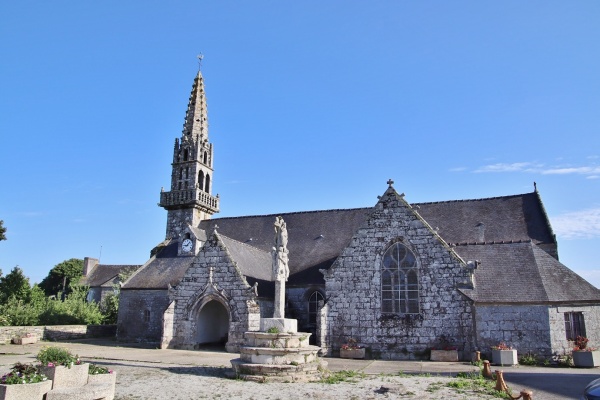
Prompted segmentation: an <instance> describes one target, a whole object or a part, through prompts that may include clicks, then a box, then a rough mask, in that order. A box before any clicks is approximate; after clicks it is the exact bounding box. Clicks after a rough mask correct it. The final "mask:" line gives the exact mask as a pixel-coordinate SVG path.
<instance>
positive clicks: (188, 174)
mask: <svg viewBox="0 0 600 400" xmlns="http://www.w3.org/2000/svg"><path fill="white" fill-rule="evenodd" d="M189 176H190V167H185V179H187V178H189Z"/></svg>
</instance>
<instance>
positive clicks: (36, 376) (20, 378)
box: [0, 363, 48, 385]
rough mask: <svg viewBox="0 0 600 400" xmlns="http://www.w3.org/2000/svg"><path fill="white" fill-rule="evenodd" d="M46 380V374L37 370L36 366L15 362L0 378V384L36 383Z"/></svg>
mask: <svg viewBox="0 0 600 400" xmlns="http://www.w3.org/2000/svg"><path fill="white" fill-rule="evenodd" d="M46 380H48V378H47V377H46V375H44V374H41V373H39V372H38V370H37V368H36V367H34V366H33V365H31V364H21V363H16V364H15V365H14V366H13V367H12V368H11V372H9V373H8V374H5V375H3V376H2V377H1V378H0V384H3V385H18V384H25V383H38V382H43V381H46Z"/></svg>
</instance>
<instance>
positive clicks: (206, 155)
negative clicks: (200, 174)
mask: <svg viewBox="0 0 600 400" xmlns="http://www.w3.org/2000/svg"><path fill="white" fill-rule="evenodd" d="M203 161H204V165H207V164H206V163H207V162H208V153H207V152H204V160H203Z"/></svg>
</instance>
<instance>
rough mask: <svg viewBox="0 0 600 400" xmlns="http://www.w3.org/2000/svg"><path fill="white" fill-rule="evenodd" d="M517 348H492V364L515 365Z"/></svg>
mask: <svg viewBox="0 0 600 400" xmlns="http://www.w3.org/2000/svg"><path fill="white" fill-rule="evenodd" d="M518 363H519V359H518V358H517V350H494V349H492V364H494V365H517V364H518Z"/></svg>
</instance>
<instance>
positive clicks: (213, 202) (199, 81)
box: [158, 71, 219, 239]
mask: <svg viewBox="0 0 600 400" xmlns="http://www.w3.org/2000/svg"><path fill="white" fill-rule="evenodd" d="M171 165H172V166H173V169H172V171H171V190H170V191H168V192H165V191H164V190H162V191H161V193H160V203H159V204H158V205H159V206H161V207H163V208H164V209H165V210H167V233H166V238H167V239H170V238H179V236H180V235H181V233H182V232H183V231H184V230H185V229H186V228H187V227H188V226H191V227H193V228H197V227H198V226H199V224H200V221H202V220H205V219H209V218H210V217H211V215H213V214H214V213H217V212H219V196H218V195H217V196H216V197H215V196H212V195H211V190H212V179H213V145H212V143H210V142H209V141H208V116H207V113H206V96H205V94H204V78H203V77H202V73H201V72H200V71H198V75H196V78H195V79H194V85H193V86H192V93H191V95H190V100H189V103H188V108H187V112H186V114H185V122H184V123H183V132H182V134H181V139H175V147H174V149H173V163H172V164H171Z"/></svg>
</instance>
